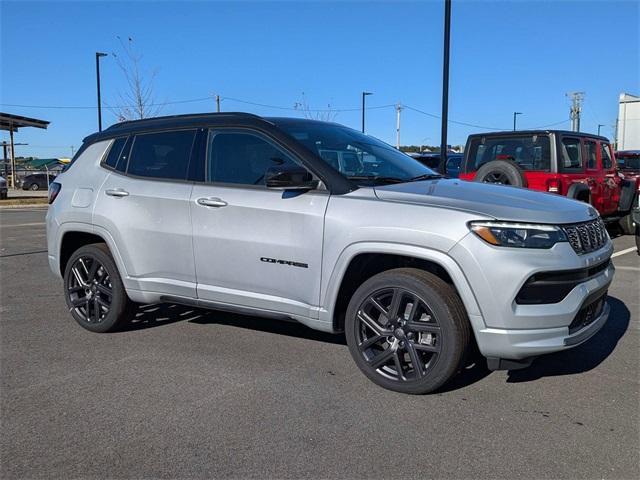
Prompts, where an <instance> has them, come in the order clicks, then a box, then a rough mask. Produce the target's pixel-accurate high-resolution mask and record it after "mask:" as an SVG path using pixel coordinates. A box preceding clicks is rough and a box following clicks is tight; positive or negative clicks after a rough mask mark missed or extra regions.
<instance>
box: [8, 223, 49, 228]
mask: <svg viewBox="0 0 640 480" xmlns="http://www.w3.org/2000/svg"><path fill="white" fill-rule="evenodd" d="M38 225H46V223H45V222H33V223H16V224H14V225H3V227H6V228H10V227H35V226H38Z"/></svg>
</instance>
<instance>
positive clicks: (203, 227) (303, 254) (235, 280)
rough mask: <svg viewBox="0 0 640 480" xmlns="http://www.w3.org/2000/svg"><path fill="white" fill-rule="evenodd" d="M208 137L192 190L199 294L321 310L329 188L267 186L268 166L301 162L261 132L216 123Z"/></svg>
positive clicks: (283, 308)
mask: <svg viewBox="0 0 640 480" xmlns="http://www.w3.org/2000/svg"><path fill="white" fill-rule="evenodd" d="M206 143H207V148H206V151H207V153H206V172H207V177H206V178H207V181H206V182H204V183H197V184H195V186H194V188H193V193H192V195H191V217H192V219H193V245H194V254H195V259H196V272H197V281H198V298H200V299H203V300H208V301H211V302H215V303H218V304H226V305H235V306H241V307H249V308H257V309H260V310H266V311H275V312H280V313H287V314H292V315H302V316H311V317H315V316H317V308H315V307H317V305H318V303H319V296H320V279H321V260H322V243H323V241H322V240H323V232H324V215H325V211H326V208H327V203H328V201H329V194H328V192H327V191H326V190H314V191H307V192H287V191H281V190H272V189H268V188H266V186H265V182H264V177H265V173H266V170H267V168H268V167H270V166H273V165H278V164H284V163H289V162H292V163H298V162H297V160H296V158H295V156H294V155H293V154H292V153H290V152H289V151H287V150H286V149H285V147H283V146H281V145H279V144H278V143H276V142H275V141H274V140H273V139H271V138H270V137H268V136H266V135H265V134H263V133H261V132H258V131H254V130H250V129H246V128H234V129H230V128H226V129H225V128H220V129H212V130H210V131H209V133H208V137H207V139H206Z"/></svg>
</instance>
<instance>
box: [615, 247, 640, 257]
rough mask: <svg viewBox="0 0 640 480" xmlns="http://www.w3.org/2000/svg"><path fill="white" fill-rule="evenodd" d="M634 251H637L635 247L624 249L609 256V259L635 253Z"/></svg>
mask: <svg viewBox="0 0 640 480" xmlns="http://www.w3.org/2000/svg"><path fill="white" fill-rule="evenodd" d="M636 250H637V248H636V247H631V248H625V249H624V250H620V251H619V252H616V253H614V254H613V255H611V258H613V257H619V256H620V255H624V254H625V253H631V252H635V251H636Z"/></svg>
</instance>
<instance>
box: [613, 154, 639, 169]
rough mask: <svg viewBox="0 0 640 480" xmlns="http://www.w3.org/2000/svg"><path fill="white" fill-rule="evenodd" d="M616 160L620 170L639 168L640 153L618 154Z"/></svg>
mask: <svg viewBox="0 0 640 480" xmlns="http://www.w3.org/2000/svg"><path fill="white" fill-rule="evenodd" d="M617 161H618V168H619V169H620V170H640V154H638V155H624V156H618V158H617Z"/></svg>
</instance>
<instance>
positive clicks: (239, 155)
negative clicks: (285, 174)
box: [207, 130, 295, 185]
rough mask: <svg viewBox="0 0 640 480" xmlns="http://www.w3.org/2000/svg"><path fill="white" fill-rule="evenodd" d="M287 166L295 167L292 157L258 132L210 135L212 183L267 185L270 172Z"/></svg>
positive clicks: (220, 132) (233, 131) (231, 131)
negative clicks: (265, 182) (278, 167)
mask: <svg viewBox="0 0 640 480" xmlns="http://www.w3.org/2000/svg"><path fill="white" fill-rule="evenodd" d="M284 163H288V164H295V162H294V161H293V159H292V158H291V156H289V155H288V154H287V153H285V152H284V151H283V150H281V149H280V148H278V147H277V146H275V145H274V144H273V143H271V142H270V141H269V140H267V139H266V138H264V137H263V136H261V135H259V134H257V133H252V132H248V131H244V130H227V131H221V130H218V131H211V132H209V145H208V149H207V169H208V170H207V172H208V178H209V180H210V181H212V182H221V183H237V184H242V185H264V177H265V173H266V172H267V169H268V168H269V167H272V166H274V165H282V164H284Z"/></svg>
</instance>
